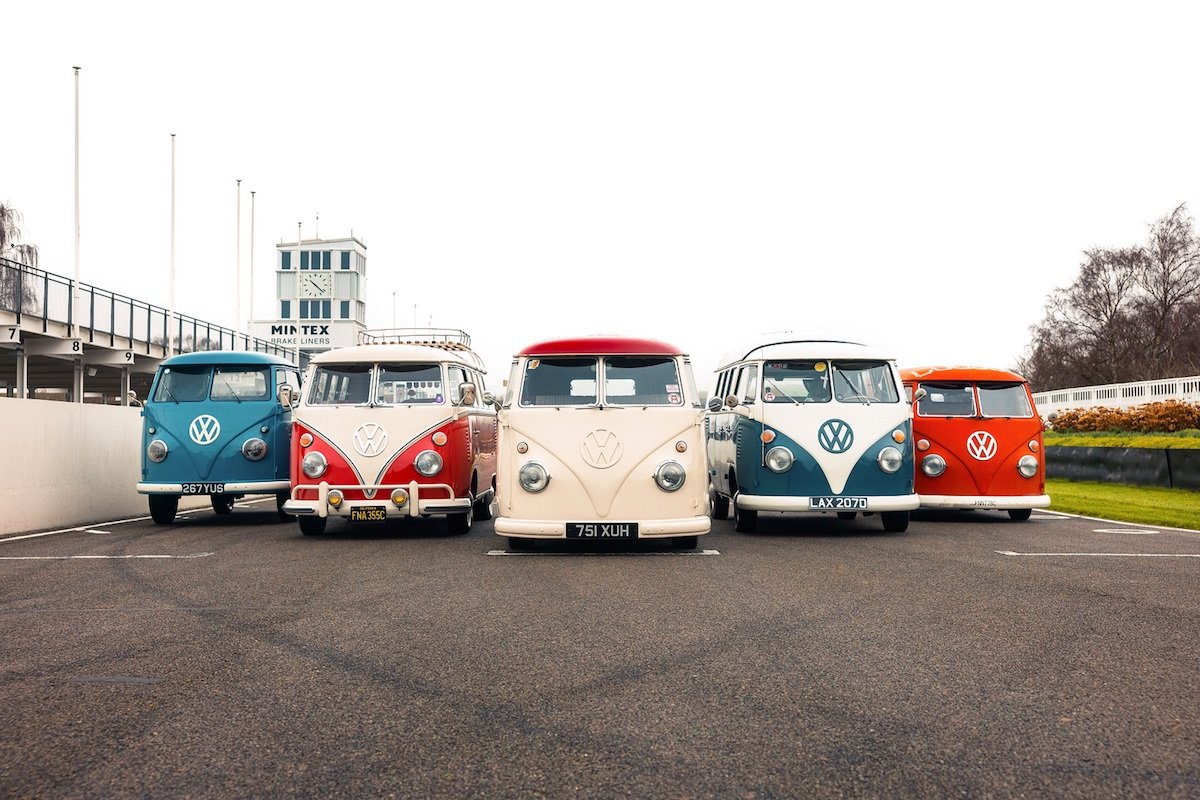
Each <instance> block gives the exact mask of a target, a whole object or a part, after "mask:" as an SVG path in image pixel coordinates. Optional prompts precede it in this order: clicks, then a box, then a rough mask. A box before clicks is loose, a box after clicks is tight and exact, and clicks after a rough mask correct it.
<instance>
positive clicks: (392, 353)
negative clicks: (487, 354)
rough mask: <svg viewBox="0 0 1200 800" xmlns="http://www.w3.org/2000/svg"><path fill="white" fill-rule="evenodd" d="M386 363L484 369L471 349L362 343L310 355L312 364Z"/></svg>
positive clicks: (481, 370) (481, 362) (482, 370)
mask: <svg viewBox="0 0 1200 800" xmlns="http://www.w3.org/2000/svg"><path fill="white" fill-rule="evenodd" d="M380 362H387V363H390V364H396V363H403V362H416V363H421V364H429V363H434V364H436V363H440V362H446V363H449V364H462V365H463V366H467V367H471V368H472V369H476V370H479V371H480V372H486V370H484V368H483V361H482V360H481V359H480V358H479V356H478V355H476V354H475V351H474V350H465V349H464V350H458V349H454V350H447V349H444V348H442V347H428V346H425V345H418V344H362V345H358V346H356V347H338V348H335V349H333V350H327V351H325V352H324V353H318V354H317V355H315V356H313V358H312V361H311V362H310V363H312V364H318V365H320V364H363V363H366V364H376V363H380Z"/></svg>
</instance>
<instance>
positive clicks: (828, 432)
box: [817, 419, 854, 454]
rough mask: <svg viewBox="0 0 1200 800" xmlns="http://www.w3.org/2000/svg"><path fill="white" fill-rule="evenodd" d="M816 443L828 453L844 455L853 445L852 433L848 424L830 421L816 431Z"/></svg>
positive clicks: (835, 420) (840, 421)
mask: <svg viewBox="0 0 1200 800" xmlns="http://www.w3.org/2000/svg"><path fill="white" fill-rule="evenodd" d="M817 441H819V442H820V443H821V447H823V448H825V449H826V450H827V451H829V452H830V453H835V454H836V453H844V452H846V451H847V450H849V449H850V445H852V444H854V431H852V430H850V425H849V423H847V422H845V421H843V420H840V419H831V420H829V421H828V422H826V423H825V424H824V425H822V426H821V427H820V429H819V430H818V431H817Z"/></svg>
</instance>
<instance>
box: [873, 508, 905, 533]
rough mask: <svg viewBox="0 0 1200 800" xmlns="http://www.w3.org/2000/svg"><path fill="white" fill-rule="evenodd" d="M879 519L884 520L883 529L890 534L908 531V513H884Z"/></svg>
mask: <svg viewBox="0 0 1200 800" xmlns="http://www.w3.org/2000/svg"><path fill="white" fill-rule="evenodd" d="M879 518H880V519H882V520H883V529H884V530H885V531H887V532H888V533H904V532H905V531H906V530H908V512H907V511H884V512H883V513H881V514H880V515H879Z"/></svg>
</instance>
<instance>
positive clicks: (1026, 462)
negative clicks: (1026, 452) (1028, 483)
mask: <svg viewBox="0 0 1200 800" xmlns="http://www.w3.org/2000/svg"><path fill="white" fill-rule="evenodd" d="M1037 471H1038V460H1037V459H1036V458H1034V457H1033V456H1021V460H1020V461H1018V462H1017V472H1019V473H1021V475H1022V476H1023V477H1026V478H1032V477H1033V476H1034V475H1037Z"/></svg>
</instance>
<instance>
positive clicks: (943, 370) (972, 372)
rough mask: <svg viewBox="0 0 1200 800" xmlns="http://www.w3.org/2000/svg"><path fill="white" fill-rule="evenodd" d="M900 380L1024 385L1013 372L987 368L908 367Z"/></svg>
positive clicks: (901, 373) (902, 371) (903, 370)
mask: <svg viewBox="0 0 1200 800" xmlns="http://www.w3.org/2000/svg"><path fill="white" fill-rule="evenodd" d="M900 380H902V381H933V382H937V381H963V382H970V383H979V382H981V381H983V382H986V381H1013V382H1015V383H1025V379H1024V378H1022V377H1021V376H1020V375H1018V374H1017V373H1015V372H1009V371H1008V370H1006V369H989V368H988V367H908V368H905V369H902V370H900Z"/></svg>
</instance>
